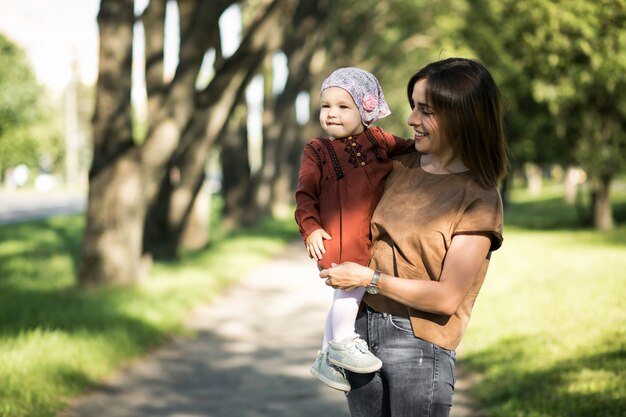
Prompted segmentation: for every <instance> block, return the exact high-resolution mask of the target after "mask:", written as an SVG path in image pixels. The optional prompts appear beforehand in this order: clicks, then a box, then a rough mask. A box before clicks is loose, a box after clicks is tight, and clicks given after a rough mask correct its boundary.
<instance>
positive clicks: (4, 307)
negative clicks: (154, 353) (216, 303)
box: [0, 216, 296, 417]
mask: <svg viewBox="0 0 626 417" xmlns="http://www.w3.org/2000/svg"><path fill="white" fill-rule="evenodd" d="M82 230H83V219H82V218H81V217H80V216H69V217H56V218H52V219H50V220H45V221H37V222H29V223H22V224H17V225H10V226H3V227H0V416H2V417H9V416H11V417H22V416H28V417H44V416H46V417H51V416H54V415H55V413H56V412H57V411H58V410H59V409H60V408H62V407H63V406H64V405H65V404H66V403H67V401H68V400H69V399H70V398H71V397H73V396H76V395H78V394H80V393H81V392H84V391H85V390H88V389H90V388H94V387H97V386H98V381H101V380H102V378H104V377H106V376H107V375H110V374H111V373H112V372H113V371H115V370H116V369H118V368H119V367H120V366H121V365H122V364H123V363H125V362H126V361H128V360H130V359H132V358H135V357H138V356H140V355H142V354H144V353H145V352H146V351H147V350H150V349H152V348H154V347H156V346H158V345H159V344H161V343H163V342H164V341H166V340H167V339H168V338H170V337H171V336H173V335H184V334H186V333H187V332H188V331H187V330H185V329H184V327H183V326H182V324H181V323H182V322H183V319H184V317H185V314H186V313H188V312H189V310H190V309H191V308H192V307H193V306H194V305H197V304H200V303H206V302H210V301H211V299H212V297H214V296H215V295H216V294H218V293H219V292H220V291H221V290H223V289H224V288H225V287H227V286H229V285H231V284H233V283H235V282H236V281H237V280H238V279H239V278H240V277H242V276H243V275H244V274H245V273H246V271H248V270H249V269H250V268H251V267H253V266H254V265H257V264H258V263H260V262H262V261H264V260H266V259H268V258H269V257H271V256H272V255H275V254H276V253H278V252H279V251H280V250H281V248H283V247H284V246H285V244H286V242H288V241H291V240H292V239H294V238H295V236H296V228H295V225H294V224H293V221H292V220H291V219H289V220H287V221H285V222H278V221H273V222H267V223H265V224H263V225H262V226H261V227H260V228H259V229H256V230H253V231H246V232H238V233H237V234H232V235H230V236H227V237H222V238H220V239H219V241H216V242H215V243H213V244H212V246H211V248H210V250H204V251H199V252H193V253H186V254H184V256H183V259H182V260H181V261H180V262H172V263H157V264H155V265H154V268H153V272H152V276H151V279H150V280H149V281H148V282H146V283H143V284H141V285H137V286H134V287H132V288H103V289H99V290H88V291H86V290H80V289H78V288H77V287H76V286H75V280H74V271H75V269H76V264H77V259H78V254H79V250H80V240H81V234H82Z"/></svg>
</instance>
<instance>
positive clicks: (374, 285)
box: [365, 269, 380, 294]
mask: <svg viewBox="0 0 626 417" xmlns="http://www.w3.org/2000/svg"><path fill="white" fill-rule="evenodd" d="M379 279H380V271H379V270H378V269H377V270H376V271H374V276H373V277H372V281H370V283H369V284H367V286H366V287H365V291H367V292H368V294H378V293H379V292H380V289H379V288H378V280H379Z"/></svg>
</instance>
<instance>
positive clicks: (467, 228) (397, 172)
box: [364, 153, 502, 350]
mask: <svg viewBox="0 0 626 417" xmlns="http://www.w3.org/2000/svg"><path fill="white" fill-rule="evenodd" d="M420 156H421V154H419V153H413V154H408V155H403V156H400V157H398V158H396V160H395V161H394V163H393V170H392V172H391V174H390V175H389V177H388V178H387V182H386V184H385V190H384V193H383V196H382V198H381V200H380V202H379V203H378V206H377V207H376V210H375V212H374V214H373V217H372V224H371V225H372V250H371V255H372V256H371V260H370V264H369V266H370V267H371V268H375V269H380V270H381V271H382V272H383V273H386V274H389V275H392V276H397V277H401V278H410V279H423V280H427V279H430V280H434V281H438V280H439V278H440V276H441V271H442V269H443V262H444V259H445V256H446V253H447V250H448V248H449V247H450V242H451V241H452V238H453V237H454V236H455V235H459V234H482V235H486V236H488V237H490V239H491V249H490V251H494V250H496V249H498V248H499V247H500V246H501V244H502V200H501V198H500V194H499V192H498V190H497V189H496V188H493V189H485V188H483V187H481V186H480V185H479V184H478V183H477V182H476V181H475V180H474V178H473V175H472V174H471V172H469V171H468V172H464V173H459V174H446V175H435V174H430V173H428V172H426V171H424V170H422V169H421V168H420ZM490 254H491V252H490ZM488 265H489V259H488V258H487V259H485V260H484V262H483V265H482V268H481V270H480V272H479V274H478V276H476V277H475V280H474V284H473V286H472V287H471V289H470V291H469V292H468V293H467V295H466V296H465V298H464V299H463V301H462V303H461V305H460V307H459V309H458V311H457V312H456V313H455V314H454V315H452V316H445V315H440V314H433V313H428V312H424V311H420V310H414V309H411V308H408V307H407V306H405V305H402V304H400V303H398V302H396V301H393V300H391V299H389V298H387V297H384V296H382V295H371V294H366V296H365V298H364V301H365V302H366V303H367V304H368V305H369V306H371V307H372V308H373V309H374V310H376V311H380V312H387V313H391V314H396V315H399V316H404V317H407V316H408V317H410V318H411V324H412V326H413V332H414V334H415V336H417V337H420V338H422V339H424V340H427V341H429V342H432V343H434V344H436V345H438V346H441V347H443V348H445V349H450V350H453V349H456V347H457V346H458V345H459V343H460V341H461V338H462V336H463V332H464V330H465V327H466V326H467V323H468V322H469V319H470V316H471V311H472V307H473V305H474V302H475V300H476V297H477V295H478V292H479V291H480V288H481V286H482V284H483V281H484V279H485V275H486V273H487V267H488Z"/></svg>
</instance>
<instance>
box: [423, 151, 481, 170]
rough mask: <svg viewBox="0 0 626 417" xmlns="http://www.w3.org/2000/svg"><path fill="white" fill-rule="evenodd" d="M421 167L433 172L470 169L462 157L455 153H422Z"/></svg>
mask: <svg viewBox="0 0 626 417" xmlns="http://www.w3.org/2000/svg"><path fill="white" fill-rule="evenodd" d="M420 167H421V168H422V169H423V170H424V171H426V172H429V173H431V174H439V175H442V174H457V173H459V172H465V171H469V168H467V166H466V165H465V164H464V163H463V161H462V160H461V158H458V157H455V156H453V155H447V156H436V155H433V154H422V156H421V158H420Z"/></svg>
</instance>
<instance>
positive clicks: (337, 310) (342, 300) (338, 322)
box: [322, 287, 365, 352]
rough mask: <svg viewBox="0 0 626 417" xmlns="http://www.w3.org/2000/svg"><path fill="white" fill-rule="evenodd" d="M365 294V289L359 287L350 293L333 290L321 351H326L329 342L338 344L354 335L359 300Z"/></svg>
mask: <svg viewBox="0 0 626 417" xmlns="http://www.w3.org/2000/svg"><path fill="white" fill-rule="evenodd" d="M363 294H365V288H363V287H359V288H357V289H355V290H352V291H345V290H338V289H337V290H335V291H334V294H333V303H332V306H331V307H330V310H329V311H328V315H327V316H326V326H325V327H324V338H323V339H322V351H323V352H326V351H327V350H328V344H329V343H330V342H331V341H333V340H334V341H336V342H339V341H341V340H343V339H345V338H346V337H348V336H351V335H353V334H354V321H355V320H356V316H357V313H358V312H359V304H360V303H361V298H363Z"/></svg>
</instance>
